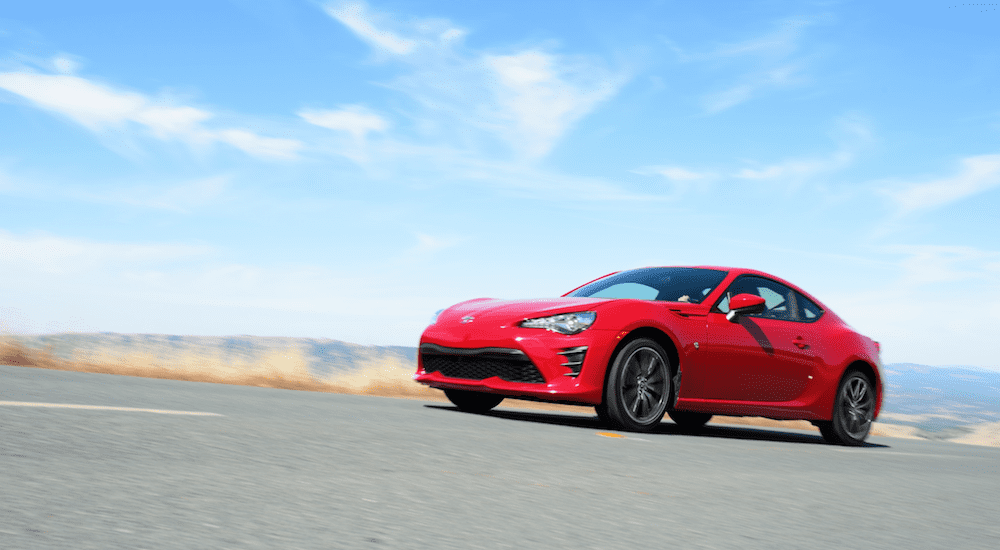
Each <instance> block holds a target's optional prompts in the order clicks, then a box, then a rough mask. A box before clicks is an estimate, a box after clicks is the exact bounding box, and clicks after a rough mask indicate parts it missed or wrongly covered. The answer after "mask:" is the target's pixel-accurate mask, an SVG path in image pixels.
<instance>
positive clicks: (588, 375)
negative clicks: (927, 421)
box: [414, 267, 883, 445]
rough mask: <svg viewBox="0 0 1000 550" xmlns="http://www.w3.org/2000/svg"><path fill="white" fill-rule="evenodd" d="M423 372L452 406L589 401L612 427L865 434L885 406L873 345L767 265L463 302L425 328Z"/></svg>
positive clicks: (846, 440)
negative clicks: (739, 420) (801, 423)
mask: <svg viewBox="0 0 1000 550" xmlns="http://www.w3.org/2000/svg"><path fill="white" fill-rule="evenodd" d="M414 379H415V380H416V381H417V382H420V383H422V384H426V385H428V386H431V387H434V388H440V389H443V390H444V392H445V394H446V395H447V396H448V399H450V400H451V402H452V403H454V404H455V405H456V406H457V407H458V408H459V409H461V410H464V411H469V412H485V411H488V410H490V409H492V408H493V407H496V406H497V405H499V404H500V402H501V401H502V400H503V399H504V397H517V398H519V399H534V400H540V401H549V402H554V403H568V404H575V405H589V406H593V407H594V408H595V409H596V410H597V415H598V417H600V418H601V420H603V421H604V422H606V423H607V424H610V425H611V426H613V427H615V428H618V429H623V430H631V431H648V430H651V429H653V428H655V427H656V426H657V425H658V424H659V423H660V421H661V420H662V418H663V415H664V413H666V414H668V415H670V418H671V419H672V420H673V421H674V422H675V423H677V424H678V425H679V426H681V427H682V428H686V429H696V428H699V427H701V426H702V425H704V424H705V422H708V420H709V419H710V418H711V417H712V415H713V414H723V415H728V416H763V417H767V418H774V419H781V420H789V419H801V420H809V421H811V422H812V423H813V424H815V425H816V426H818V427H819V430H820V432H822V434H823V437H824V438H825V439H826V440H827V441H830V442H832V443H840V444H845V445H860V444H862V443H863V442H864V440H865V438H866V437H868V432H869V430H870V429H871V425H872V421H874V420H875V418H876V416H877V415H878V412H879V408H880V407H881V404H882V386H883V374H882V368H881V362H880V360H879V345H878V343H877V342H874V341H872V340H871V339H870V338H868V337H865V336H862V335H861V334H858V333H857V332H855V331H854V330H853V329H852V328H851V327H850V326H848V325H847V324H846V323H845V322H844V321H842V320H841V319H840V317H837V316H836V315H835V314H834V313H833V312H832V311H830V310H829V308H827V307H826V306H824V305H823V304H822V303H821V302H820V301H819V300H817V299H816V298H814V297H812V296H810V295H809V294H808V293H806V292H805V291H803V290H802V289H800V288H798V287H796V286H795V285H792V284H791V283H788V282H786V281H783V280H781V279H779V278H777V277H774V276H772V275H768V274H766V273H762V272H760V271H753V270H750V269H733V268H725V267H647V268H642V269H633V270H629V271H621V272H617V273H612V274H610V275H606V276H604V277H601V278H600V279H597V280H595V281H592V282H590V283H587V284H585V285H583V286H581V287H579V288H577V289H575V290H573V291H571V292H568V293H567V294H565V295H563V296H562V297H560V298H551V299H536V300H496V299H490V298H480V299H476V300H469V301H467V302H462V303H460V304H457V305H454V306H452V307H450V308H448V309H445V310H442V311H440V312H438V313H437V314H436V315H435V318H434V320H433V321H432V322H431V325H430V326H428V327H427V329H426V330H425V331H424V333H423V335H422V336H421V337H420V352H419V360H418V366H417V373H416V374H415V375H414Z"/></svg>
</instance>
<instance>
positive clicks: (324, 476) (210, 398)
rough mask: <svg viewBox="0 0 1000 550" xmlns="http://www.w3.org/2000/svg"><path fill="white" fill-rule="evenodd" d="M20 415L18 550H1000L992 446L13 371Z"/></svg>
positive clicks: (12, 453)
mask: <svg viewBox="0 0 1000 550" xmlns="http://www.w3.org/2000/svg"><path fill="white" fill-rule="evenodd" d="M0 401H2V402H4V403H3V404H0V548H4V549H21V548H24V549H27V548H45V549H51V548H73V549H74V550H76V549H87V548H100V549H110V548H129V549H138V548H156V549H160V548H163V549H174V548H176V549H194V548H213V549H214V548H268V549H272V548H273V549H278V548H280V549H294V548H371V549H379V548H433V549H442V548H462V549H465V548H518V549H520V548H574V549H579V548H601V549H619V548H667V547H674V548H726V549H730V548H768V549H771V548H894V549H895V548H907V549H919V548H934V549H940V548H952V549H964V548H990V549H994V548H996V547H997V544H998V543H997V541H1000V472H998V467H997V465H998V463H1000V450H998V449H993V448H983V447H973V446H963V445H958V444H951V443H943V442H925V441H912V440H902V439H889V438H873V439H872V443H873V444H872V445H870V446H868V447H865V448H858V449H848V448H843V447H835V446H830V445H826V444H824V443H822V441H821V440H820V438H819V436H814V435H811V434H807V433H803V432H781V431H774V430H765V429H756V428H736V427H733V428H727V427H714V428H708V429H707V430H706V431H705V432H704V433H703V434H701V435H685V434H681V433H678V432H677V431H676V430H675V429H674V426H673V424H671V423H669V422H664V423H663V424H662V426H661V429H660V430H659V431H658V432H657V433H653V434H644V435H633V434H626V437H607V436H606V435H601V432H606V430H604V429H602V428H601V427H600V426H599V425H598V424H597V422H596V418H595V417H590V416H584V415H572V414H563V413H550V412H542V411H537V412H528V411H513V410H502V409H501V410H499V411H498V412H495V413H493V414H491V415H482V416H479V415H470V414H464V413H460V412H458V411H456V410H455V409H453V408H451V407H449V406H446V405H443V404H440V403H427V402H422V401H408V400H396V399H384V398H375V397H360V396H350V395H334V394H320V393H308V392H295V391H285V390H273V389H264V388H250V387H240V386H223V385H215V384H201V383H194V382H178V381H170V380H151V379H142V378H128V377H119V376H112V375H102V374H84V373H72V372H58V371H47V370H40V369H28V368H19V367H6V366H0ZM25 402H27V403H35V404H37V403H50V404H75V405H89V406H97V407H110V408H84V409H81V408H69V407H48V406H44V407H42V406H25V405H24V404H23V403H25ZM130 409H145V410H143V411H138V410H130ZM150 411H161V412H150ZM162 411H174V412H178V411H179V412H198V413H214V414H215V415H221V416H205V415H190V414H164V413H163V412H162Z"/></svg>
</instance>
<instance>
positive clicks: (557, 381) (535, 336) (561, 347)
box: [413, 325, 618, 405]
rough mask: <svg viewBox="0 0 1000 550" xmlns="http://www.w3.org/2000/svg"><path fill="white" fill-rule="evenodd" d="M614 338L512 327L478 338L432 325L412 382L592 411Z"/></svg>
mask: <svg viewBox="0 0 1000 550" xmlns="http://www.w3.org/2000/svg"><path fill="white" fill-rule="evenodd" d="M456 332H459V333H458V334H456ZM617 337H618V334H617V333H616V331H606V330H599V329H588V330H585V331H584V332H581V333H580V334H575V335H563V334H558V333H554V332H549V331H544V330H539V329H526V328H521V327H517V326H514V327H501V328H498V329H496V332H495V333H492V334H483V333H481V332H480V333H478V334H477V333H471V332H470V333H461V331H456V330H448V329H445V328H442V327H437V326H435V325H431V326H430V327H428V328H427V330H426V331H424V334H423V336H422V337H421V338H420V351H419V353H418V360H417V372H416V374H415V375H414V376H413V379H414V380H415V381H417V382H419V383H421V384H426V385H428V386H430V387H433V388H440V389H461V390H469V391H479V392H485V393H495V394H500V395H507V396H511V397H522V398H527V399H536V400H542V401H550V402H556V403H574V404H584V405H597V404H600V402H601V400H602V397H603V390H604V374H605V371H606V370H607V366H608V362H609V360H610V358H611V354H612V353H613V352H614V349H615V346H616V345H617ZM580 348H586V351H585V353H581V351H582V350H581V349H580ZM581 355H582V357H581ZM581 358H582V362H580V361H579V359H581ZM452 359H453V360H452Z"/></svg>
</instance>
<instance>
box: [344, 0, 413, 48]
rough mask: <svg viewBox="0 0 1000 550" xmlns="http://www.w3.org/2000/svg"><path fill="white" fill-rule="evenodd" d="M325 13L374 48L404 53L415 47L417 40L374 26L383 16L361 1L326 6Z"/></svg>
mask: <svg viewBox="0 0 1000 550" xmlns="http://www.w3.org/2000/svg"><path fill="white" fill-rule="evenodd" d="M325 9H326V13H328V14H329V15H330V17H333V18H334V19H336V20H337V21H340V22H341V23H343V24H344V26H345V27H347V28H349V29H351V31H353V32H354V34H356V35H358V37H359V38H361V39H362V40H364V41H365V42H367V43H368V44H369V45H371V46H372V47H373V48H375V49H376V50H381V51H383V52H385V53H389V54H393V55H406V54H409V53H410V52H412V51H413V50H414V49H415V48H416V47H417V41H416V40H412V39H409V38H404V37H402V36H399V35H398V34H396V33H394V32H392V31H389V30H386V29H384V28H378V27H376V24H377V23H381V22H382V21H381V20H384V19H385V18H384V17H381V16H380V14H377V13H374V12H372V11H371V10H369V9H368V6H367V5H365V4H364V3H362V2H346V3H344V4H340V5H338V6H332V5H329V6H326V8H325Z"/></svg>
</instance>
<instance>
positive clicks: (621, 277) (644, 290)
mask: <svg viewBox="0 0 1000 550" xmlns="http://www.w3.org/2000/svg"><path fill="white" fill-rule="evenodd" d="M725 277H726V272H725V271H719V270H716V269H698V268H694V267H647V268H644V269H632V270H629V271H622V272H621V273H615V274H614V275H611V276H610V277H605V278H603V279H600V280H597V281H594V282H592V283H590V284H589V285H585V286H582V287H580V288H578V289H576V290H574V291H573V292H571V293H570V294H568V296H573V297H577V298H634V299H638V300H659V301H661V302H689V303H692V304H697V303H700V302H701V301H702V300H704V299H705V296H708V294H709V293H710V292H712V290H714V289H715V287H716V286H718V284H719V283H721V282H722V279H724V278H725Z"/></svg>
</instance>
